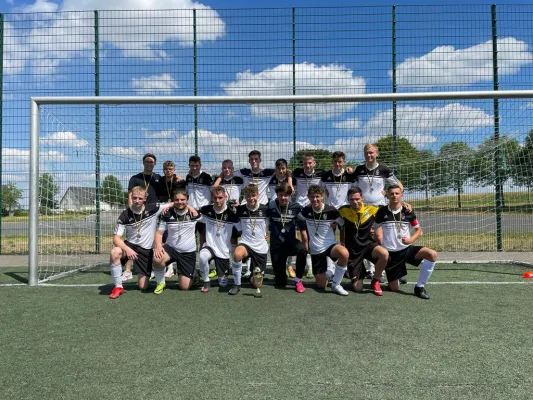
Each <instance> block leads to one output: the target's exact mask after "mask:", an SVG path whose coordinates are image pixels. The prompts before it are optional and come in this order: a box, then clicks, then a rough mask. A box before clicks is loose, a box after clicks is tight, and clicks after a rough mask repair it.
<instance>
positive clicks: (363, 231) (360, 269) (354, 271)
mask: <svg viewBox="0 0 533 400" xmlns="http://www.w3.org/2000/svg"><path fill="white" fill-rule="evenodd" d="M348 201H349V202H350V204H349V205H344V206H342V207H341V208H339V213H340V215H341V216H342V218H343V219H344V245H345V246H346V248H347V249H348V253H349V254H350V256H349V259H348V275H349V276H350V279H351V280H352V286H353V289H354V290H355V291H356V292H360V291H362V290H363V278H364V277H365V268H364V263H363V260H368V261H371V262H373V263H375V264H376V271H377V272H376V276H381V273H382V272H383V271H384V270H385V267H386V266H387V261H388V258H389V253H388V251H387V250H386V249H385V248H383V247H382V246H379V245H378V244H377V243H376V242H375V241H374V239H373V238H372V235H371V232H370V231H371V229H372V225H373V224H374V217H375V215H376V213H377V212H378V210H379V207H376V206H367V205H365V204H364V203H363V194H362V193H361V189H360V188H358V187H355V188H350V189H349V190H348ZM371 287H372V290H373V291H374V294H375V295H376V296H381V295H382V294H383V292H382V290H381V285H380V284H379V280H378V279H373V280H372V282H371Z"/></svg>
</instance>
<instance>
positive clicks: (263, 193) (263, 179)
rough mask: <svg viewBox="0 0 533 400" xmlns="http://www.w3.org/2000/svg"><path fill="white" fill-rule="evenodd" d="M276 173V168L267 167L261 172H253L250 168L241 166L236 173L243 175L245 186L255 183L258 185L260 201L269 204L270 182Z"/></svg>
mask: <svg viewBox="0 0 533 400" xmlns="http://www.w3.org/2000/svg"><path fill="white" fill-rule="evenodd" d="M275 173H276V170H274V169H270V168H265V169H262V170H261V171H259V172H252V170H251V169H250V168H241V169H240V170H239V171H238V172H236V175H238V176H241V177H242V179H243V180H244V182H243V184H244V186H246V185H248V184H250V183H253V184H254V185H257V188H258V189H259V203H261V204H267V203H268V184H269V183H270V178H272V175H274V174H275Z"/></svg>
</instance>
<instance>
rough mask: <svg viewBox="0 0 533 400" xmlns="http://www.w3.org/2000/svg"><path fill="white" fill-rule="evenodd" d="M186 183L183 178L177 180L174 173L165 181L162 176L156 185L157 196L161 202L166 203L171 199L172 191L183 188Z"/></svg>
mask: <svg viewBox="0 0 533 400" xmlns="http://www.w3.org/2000/svg"><path fill="white" fill-rule="evenodd" d="M186 186H187V183H186V182H185V181H184V180H181V181H179V182H178V180H177V179H176V175H173V176H172V179H171V180H169V181H167V180H166V179H165V177H164V176H162V177H161V178H160V179H159V184H158V185H157V188H156V192H157V197H158V198H159V201H160V202H161V203H167V202H169V201H172V193H174V190H176V189H185V187H186Z"/></svg>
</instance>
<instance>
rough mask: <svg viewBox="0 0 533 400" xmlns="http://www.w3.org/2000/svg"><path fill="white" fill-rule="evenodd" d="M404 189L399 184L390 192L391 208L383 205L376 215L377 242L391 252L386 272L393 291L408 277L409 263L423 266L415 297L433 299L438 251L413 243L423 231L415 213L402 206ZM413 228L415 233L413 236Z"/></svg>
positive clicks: (390, 189)
mask: <svg viewBox="0 0 533 400" xmlns="http://www.w3.org/2000/svg"><path fill="white" fill-rule="evenodd" d="M402 196H403V190H402V188H401V187H400V186H399V185H391V186H389V188H388V189H387V198H388V199H389V205H388V206H383V207H381V208H380V209H379V211H378V212H377V214H376V224H377V227H378V228H377V229H376V238H377V242H378V243H380V244H381V245H382V246H384V247H385V248H386V249H387V250H388V251H389V262H388V265H387V269H386V273H387V279H388V281H389V287H390V289H391V291H393V292H396V291H397V290H398V279H399V278H400V277H402V276H405V275H406V274H407V270H406V266H405V264H406V263H407V264H411V265H415V266H418V265H420V273H419V275H418V280H417V282H416V286H415V295H416V296H418V297H420V298H421V299H426V300H427V299H429V294H428V292H427V291H426V289H425V285H426V283H427V282H428V281H429V278H430V277H431V273H432V272H433V269H434V268H435V262H436V261H437V252H436V251H435V250H432V249H430V248H428V247H422V246H413V245H412V244H413V243H414V242H415V241H416V240H417V239H418V238H419V237H420V235H421V234H422V228H421V227H420V224H419V223H418V220H417V219H416V215H415V213H414V212H413V211H411V212H410V211H407V209H406V208H405V207H404V206H402ZM411 229H414V231H415V232H414V234H413V235H411Z"/></svg>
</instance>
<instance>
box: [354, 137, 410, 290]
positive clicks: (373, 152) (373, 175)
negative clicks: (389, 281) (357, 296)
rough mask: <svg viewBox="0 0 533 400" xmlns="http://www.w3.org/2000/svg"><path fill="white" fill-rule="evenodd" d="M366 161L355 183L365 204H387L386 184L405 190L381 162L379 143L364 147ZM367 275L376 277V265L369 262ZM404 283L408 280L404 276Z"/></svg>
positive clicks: (359, 169)
mask: <svg viewBox="0 0 533 400" xmlns="http://www.w3.org/2000/svg"><path fill="white" fill-rule="evenodd" d="M363 154H364V157H365V163H364V164H362V165H358V166H357V167H356V168H355V171H354V175H355V182H356V183H355V185H356V186H357V187H359V188H361V191H362V193H363V197H364V199H365V204H367V205H370V206H382V205H386V204H387V199H386V198H385V184H386V183H388V184H389V185H399V186H400V188H401V189H402V190H403V186H402V184H401V182H400V181H399V180H398V179H397V178H396V176H394V173H393V171H392V170H391V169H390V168H389V167H387V166H386V165H383V164H379V163H378V161H377V158H378V157H379V149H378V146H377V144H371V143H367V144H366V145H365V147H364V148H363ZM368 267H369V268H368V273H367V277H368V278H370V279H372V278H373V277H374V265H373V264H372V263H371V262H369V263H368ZM401 282H402V283H406V282H407V280H406V279H403V278H402V281H401Z"/></svg>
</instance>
